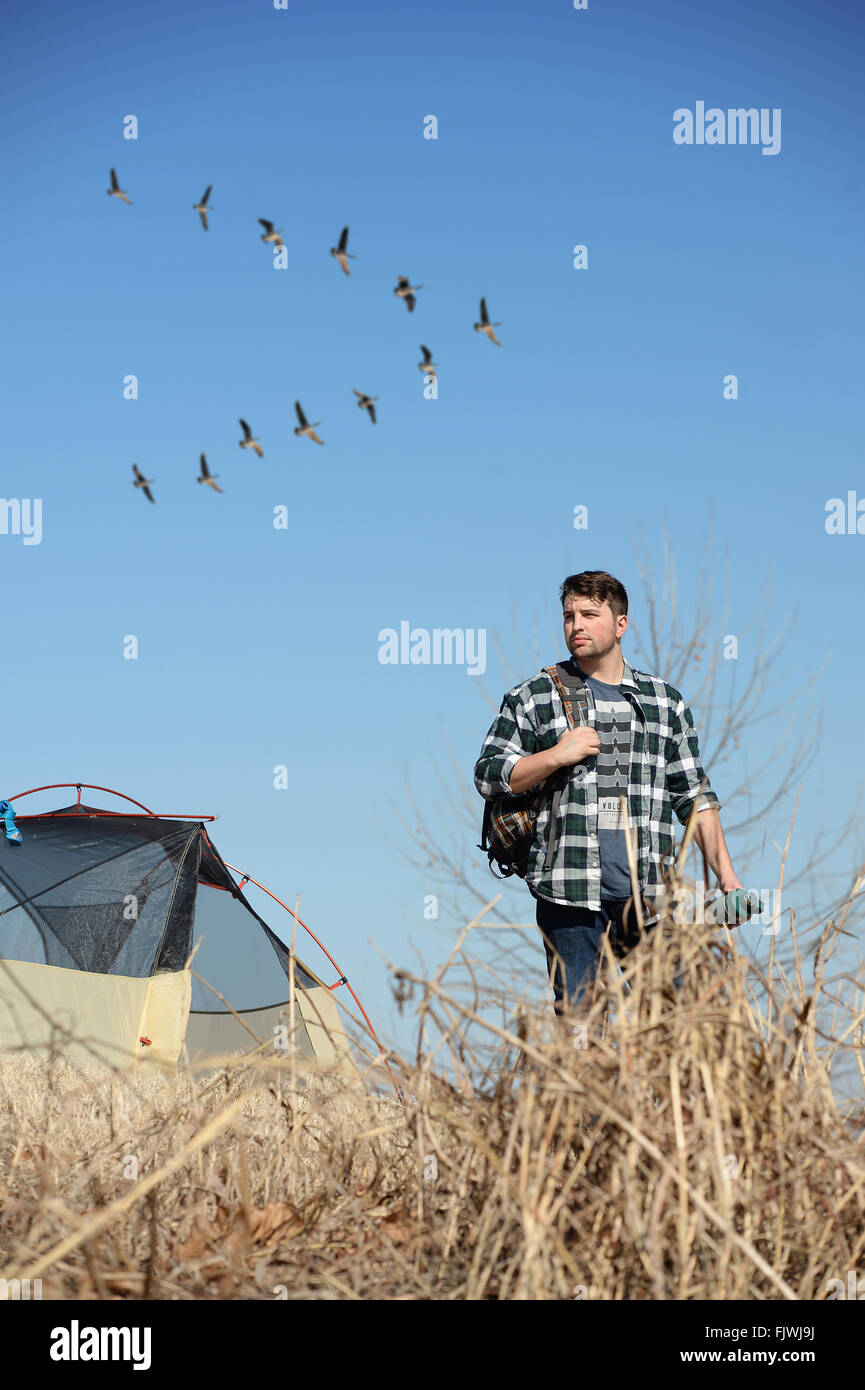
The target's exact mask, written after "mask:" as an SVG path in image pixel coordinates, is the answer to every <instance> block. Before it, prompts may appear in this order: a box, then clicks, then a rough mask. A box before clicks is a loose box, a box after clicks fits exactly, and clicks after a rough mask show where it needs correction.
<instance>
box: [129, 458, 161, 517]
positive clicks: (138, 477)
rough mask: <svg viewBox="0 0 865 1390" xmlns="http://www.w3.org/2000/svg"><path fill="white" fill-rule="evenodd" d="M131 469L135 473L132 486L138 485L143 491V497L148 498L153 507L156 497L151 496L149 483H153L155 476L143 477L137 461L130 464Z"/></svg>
mask: <svg viewBox="0 0 865 1390" xmlns="http://www.w3.org/2000/svg"><path fill="white" fill-rule="evenodd" d="M132 471H133V473H134V474H135V481H134V482H133V484H132V486H133V487H140V488H141V491H142V492H143V493H144V496H145V497H148V498H149V499H150V501H151V502H152V503H153V505H154V507H155V506H156V499H155V497H154V496H153V493H152V492H151V491H150V484H151V483H155V482H156V479H155V478H145V476H144V474H143V473H142V471H141V469H140V468H139V467H138V464H137V463H133V465H132Z"/></svg>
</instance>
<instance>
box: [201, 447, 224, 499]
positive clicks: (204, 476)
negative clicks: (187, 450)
mask: <svg viewBox="0 0 865 1390" xmlns="http://www.w3.org/2000/svg"><path fill="white" fill-rule="evenodd" d="M218 477H219V474H218V473H211V471H210V469H209V468H208V467H207V459H206V458H205V457H204V455H203V454H202V455H201V477H200V478H196V480H195V481H196V482H197V483H206V484H207V486H208V487H212V488H213V491H214V492H221V491H222V488H221V487H217V486H216V483H215V482H214V478H218Z"/></svg>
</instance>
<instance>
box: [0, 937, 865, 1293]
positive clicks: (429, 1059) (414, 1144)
mask: <svg viewBox="0 0 865 1390" xmlns="http://www.w3.org/2000/svg"><path fill="white" fill-rule="evenodd" d="M835 930H836V929H835V927H834V926H833V924H830V925H829V927H827V929H826V931H825V932H824V934H823V937H822V938H821V943H820V945H819V946H818V948H817V950H816V952H815V953H814V954H813V955H812V957H811V959H810V962H809V968H808V971H807V975H808V979H807V980H806V978H805V973H806V972H804V969H803V968H800V965H799V963H798V958H797V970H796V973H795V978H790V979H788V978H787V976H786V975H785V974H784V973H783V971H780V970H779V968H778V967H777V965H776V966H775V969H774V974H773V978H772V980H771V982H769V981H767V980H765V979H763V978H761V977H760V975H759V973H758V972H757V971H756V970H755V969H754V967H753V966H752V965H750V964H749V963H748V962H747V961H745V960H744V959H743V958H742V957H741V956H739V955H738V954H737V953H736V951H735V949H734V942H733V939H732V937H730V936H729V935H728V934H726V933H723V932H722V933H719V932H718V931H717V930H715V931H711V930H709V929H705V928H702V927H700V928H697V927H691V928H689V929H688V932H687V933H686V934H684V935H683V934H682V932H681V929H675V928H672V926H670V925H669V924H666V925H665V926H664V927H663V928H661V929H659V930H658V931H657V932H656V933H655V934H654V937H653V939H652V940H651V941H648V942H645V943H643V944H641V945H640V947H639V948H638V949H637V950H636V951H635V952H633V953H632V955H631V957H630V958H629V961H628V964H627V967H626V973H627V979H628V983H629V985H630V988H631V993H630V995H627V996H626V995H625V993H624V992H623V984H622V979H621V977H619V976H618V975H617V974H616V973H615V971H613V970H609V971H607V972H606V973H605V974H604V975H602V976H601V977H600V978H599V987H598V990H597V993H596V998H595V1001H594V1002H593V1004H592V1006H591V1009H590V1010H589V1011H588V1012H587V1013H586V1014H584V1015H582V1016H580V1017H577V1016H574V1017H572V1018H570V1019H569V1020H568V1021H567V1022H564V1023H558V1024H557V1023H555V1022H554V1021H553V1020H552V1018H551V1016H550V1014H549V1011H548V1010H547V1009H533V1008H531V1007H529V1006H528V1005H526V1004H521V1003H520V1002H519V1001H516V1000H514V999H506V998H503V997H502V992H501V990H500V989H499V988H498V986H497V985H496V982H495V981H494V980H492V979H491V977H490V975H489V971H488V969H485V970H484V971H483V973H480V972H479V968H478V966H477V965H473V964H472V962H471V961H470V959H469V957H468V956H467V954H466V951H465V945H466V942H470V941H471V935H470V934H468V935H466V934H464V936H465V940H462V939H461V941H460V943H459V944H458V946H457V947H456V948H455V950H454V953H452V957H451V958H450V960H449V961H448V962H446V964H445V965H444V966H442V968H441V969H440V970H439V971H438V973H437V974H436V976H435V978H434V979H431V980H426V981H424V980H420V979H416V980H414V981H413V982H412V983H413V984H414V987H415V989H416V990H420V1001H419V1003H418V1006H417V1008H418V1048H417V1055H416V1057H415V1058H414V1060H413V1061H412V1062H408V1061H406V1060H405V1059H398V1058H397V1059H392V1065H393V1066H394V1067H395V1068H396V1069H397V1070H398V1071H399V1072H400V1073H401V1084H402V1086H403V1088H404V1091H403V1101H402V1103H401V1102H400V1100H398V1099H397V1098H396V1097H395V1096H393V1095H391V1096H380V1095H375V1094H372V1093H371V1092H369V1091H367V1090H365V1089H364V1088H363V1087H360V1086H358V1087H352V1086H350V1085H349V1084H347V1083H338V1082H333V1081H329V1080H327V1079H323V1078H315V1077H308V1078H306V1079H305V1084H303V1083H300V1084H297V1085H292V1082H291V1072H290V1069H289V1068H288V1066H287V1065H286V1064H282V1065H279V1064H277V1063H276V1062H273V1063H270V1062H268V1063H267V1064H263V1065H257V1066H250V1065H245V1064H243V1063H239V1062H238V1063H236V1064H234V1065H232V1066H230V1067H227V1068H225V1069H224V1070H222V1071H220V1072H218V1073H216V1074H214V1075H212V1076H210V1077H209V1078H207V1079H201V1078H199V1079H194V1078H191V1077H189V1076H182V1077H178V1078H176V1079H174V1078H172V1079H165V1078H157V1077H144V1076H139V1077H137V1078H136V1077H124V1076H113V1077H112V1076H108V1075H106V1074H101V1075H100V1074H98V1073H89V1074H88V1073H87V1072H86V1071H84V1070H83V1069H73V1068H72V1067H70V1066H69V1065H68V1064H67V1063H66V1062H65V1061H64V1060H63V1058H62V1057H58V1058H55V1059H54V1060H53V1061H52V1062H50V1063H47V1062H38V1061H35V1060H32V1059H28V1058H25V1057H19V1056H11V1055H6V1056H5V1058H4V1059H3V1060H2V1062H0V1274H3V1275H5V1276H6V1277H19V1278H20V1277H41V1279H42V1286H43V1297H44V1298H64V1299H75V1298H104V1299H109V1298H115V1299H140V1298H157V1299H188V1298H238V1297H240V1298H251V1299H273V1298H275V1297H287V1298H290V1299H311V1298H316V1299H318V1298H359V1299H373V1298H375V1299H460V1300H461V1299H485V1298H488V1299H571V1298H575V1297H577V1298H581V1297H585V1298H589V1299H677V1300H682V1299H783V1298H788V1299H789V1298H801V1299H815V1298H817V1299H819V1298H823V1297H825V1296H826V1295H825V1285H826V1281H827V1280H828V1279H830V1278H841V1279H846V1275H847V1271H848V1270H852V1269H856V1267H857V1261H860V1260H861V1258H862V1252H863V1250H865V1221H863V1216H865V1144H863V1125H862V1120H863V1108H862V1106H861V1104H859V1103H855V1104H854V1103H850V1102H842V1101H840V1100H839V1098H838V1095H837V1094H836V1090H835V1089H833V1085H832V1073H833V1068H837V1067H838V1065H839V1064H840V1062H841V1061H842V1059H843V1058H845V1057H846V1058H847V1060H849V1061H852V1063H853V1064H854V1070H853V1075H854V1076H855V1074H856V1072H855V1066H856V1065H858V1067H859V1076H860V1078H861V1077H862V1067H861V1060H860V1054H859V1048H860V1046H861V1043H862V1041H863V1038H862V997H863V995H862V987H861V982H857V981H852V982H850V984H849V988H848V994H847V996H846V997H844V998H842V997H841V996H840V995H839V994H838V993H837V990H838V982H837V981H836V982H834V983H832V984H830V983H829V982H828V981H827V979H826V966H827V962H828V960H829V958H830V956H831V954H832V948H833V943H834V941H836V940H837V936H836V935H835ZM674 941H675V942H678V949H681V950H682V956H681V967H680V968H681V970H682V972H683V980H682V984H681V986H680V988H679V989H678V990H675V989H674V988H673V987H672V985H671V983H670V982H671V980H672V977H673V974H674V969H673V960H672V958H671V949H672V947H671V943H672V942H674ZM408 979H409V977H406V976H404V977H403V980H404V983H405V982H406V980H408ZM604 979H606V981H607V983H606V985H604ZM842 983H843V982H842ZM830 1004H831V1005H832V1008H833V1015H832V1018H833V1028H832V1033H833V1038H834V1041H833V1040H832V1039H830V1038H828V1037H824V1036H823V1035H822V1031H821V1030H822V1028H823V1026H824V1021H825V1018H826V1014H827V1010H828V1007H829V1005H830ZM497 1009H498V1010H499V1013H498V1015H497V1013H496V1010H497ZM839 1011H840V1012H839ZM497 1016H500V1017H501V1018H502V1022H501V1023H497V1022H496V1021H495V1019H496V1017H497ZM581 1029H583V1030H584V1031H580V1030H581ZM863 1079H865V1078H863Z"/></svg>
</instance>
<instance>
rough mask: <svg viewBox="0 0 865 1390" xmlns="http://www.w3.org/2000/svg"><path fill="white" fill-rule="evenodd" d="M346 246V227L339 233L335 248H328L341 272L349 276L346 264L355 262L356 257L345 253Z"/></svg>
mask: <svg viewBox="0 0 865 1390" xmlns="http://www.w3.org/2000/svg"><path fill="white" fill-rule="evenodd" d="M347 246H348V227H343V229H342V231H341V232H340V236H339V242H338V243H337V245H336V246H331V248H330V254H331V255H332V256H334V257H335V258H336V259H337V260H338V261H339V263H340V265H341V266H342V268H343V270H344V271H345V273H346V275H351V271H350V270H349V268H348V262H349V261H356V260H357V256H353V255H352V254H351V252H350V251H347V250H346V247H347Z"/></svg>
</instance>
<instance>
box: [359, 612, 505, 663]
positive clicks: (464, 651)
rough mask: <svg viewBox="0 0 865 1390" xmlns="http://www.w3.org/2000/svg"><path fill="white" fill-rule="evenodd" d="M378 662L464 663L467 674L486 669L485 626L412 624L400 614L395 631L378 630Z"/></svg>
mask: <svg viewBox="0 0 865 1390" xmlns="http://www.w3.org/2000/svg"><path fill="white" fill-rule="evenodd" d="M378 643H379V647H378V659H379V661H380V662H381V664H382V666H465V668H466V674H467V675H469V676H482V675H483V674H484V672H485V671H486V669H487V630H486V628H484V627H478V628H472V627H434V628H433V629H432V630H430V629H429V628H427V627H412V625H411V623H410V622H409V621H408V619H406V618H404V619H403V621H402V622H401V623H400V625H399V631H398V632H397V630H396V628H393V627H383V628H382V629H381V631H380V632H379V634H378Z"/></svg>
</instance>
